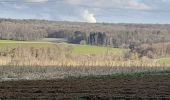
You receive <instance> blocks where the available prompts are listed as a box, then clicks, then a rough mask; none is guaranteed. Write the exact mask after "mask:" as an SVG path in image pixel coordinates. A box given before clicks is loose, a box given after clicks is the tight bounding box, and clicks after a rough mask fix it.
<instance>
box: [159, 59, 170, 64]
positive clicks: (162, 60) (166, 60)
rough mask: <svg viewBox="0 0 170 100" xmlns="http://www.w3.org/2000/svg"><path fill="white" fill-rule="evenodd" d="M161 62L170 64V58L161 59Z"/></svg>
mask: <svg viewBox="0 0 170 100" xmlns="http://www.w3.org/2000/svg"><path fill="white" fill-rule="evenodd" d="M159 62H160V63H162V64H170V58H161V59H159Z"/></svg>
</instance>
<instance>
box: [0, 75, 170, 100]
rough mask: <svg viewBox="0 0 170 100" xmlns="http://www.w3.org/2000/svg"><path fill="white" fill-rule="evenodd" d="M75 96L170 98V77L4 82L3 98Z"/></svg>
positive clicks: (0, 92)
mask: <svg viewBox="0 0 170 100" xmlns="http://www.w3.org/2000/svg"><path fill="white" fill-rule="evenodd" d="M75 97H82V98H84V99H85V100H113V99H115V98H118V99H120V98H126V99H127V98H157V99H161V98H165V99H170V76H144V77H101V78H90V79H87V78H82V79H64V80H37V81H36V80H34V81H24V80H22V81H3V82H0V98H22V99H23V98H44V99H45V98H51V99H52V98H53V99H57V100H60V99H61V100H63V99H64V100H65V99H69V98H75ZM84 99H83V100H84ZM78 100H79V99H78Z"/></svg>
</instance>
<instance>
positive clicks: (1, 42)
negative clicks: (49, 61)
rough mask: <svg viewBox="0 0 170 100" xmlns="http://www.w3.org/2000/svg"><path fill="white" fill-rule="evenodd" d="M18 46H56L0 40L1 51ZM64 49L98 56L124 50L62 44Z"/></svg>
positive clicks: (45, 43)
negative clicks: (68, 47) (68, 48)
mask: <svg viewBox="0 0 170 100" xmlns="http://www.w3.org/2000/svg"><path fill="white" fill-rule="evenodd" d="M18 46H23V47H24V46H36V47H37V46H40V47H41V46H54V43H51V42H37V41H15V40H0V49H2V48H13V47H18ZM59 46H60V47H61V48H62V47H67V46H70V47H72V50H73V51H72V52H73V54H98V53H106V52H113V53H117V54H118V53H121V52H122V50H123V49H120V48H110V47H102V46H91V45H79V44H74V45H73V44H60V45H59Z"/></svg>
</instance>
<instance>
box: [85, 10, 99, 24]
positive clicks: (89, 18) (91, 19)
mask: <svg viewBox="0 0 170 100" xmlns="http://www.w3.org/2000/svg"><path fill="white" fill-rule="evenodd" d="M82 18H83V20H84V21H86V22H88V23H96V22H97V21H96V18H95V16H94V14H93V13H90V12H89V11H88V10H85V11H84V12H83V13H82Z"/></svg>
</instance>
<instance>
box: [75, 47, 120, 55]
mask: <svg viewBox="0 0 170 100" xmlns="http://www.w3.org/2000/svg"><path fill="white" fill-rule="evenodd" d="M122 50H123V49H120V48H110V47H101V46H91V45H73V53H75V54H93V53H95V54H96V53H104V52H116V53H120V52H121V51H122Z"/></svg>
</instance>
